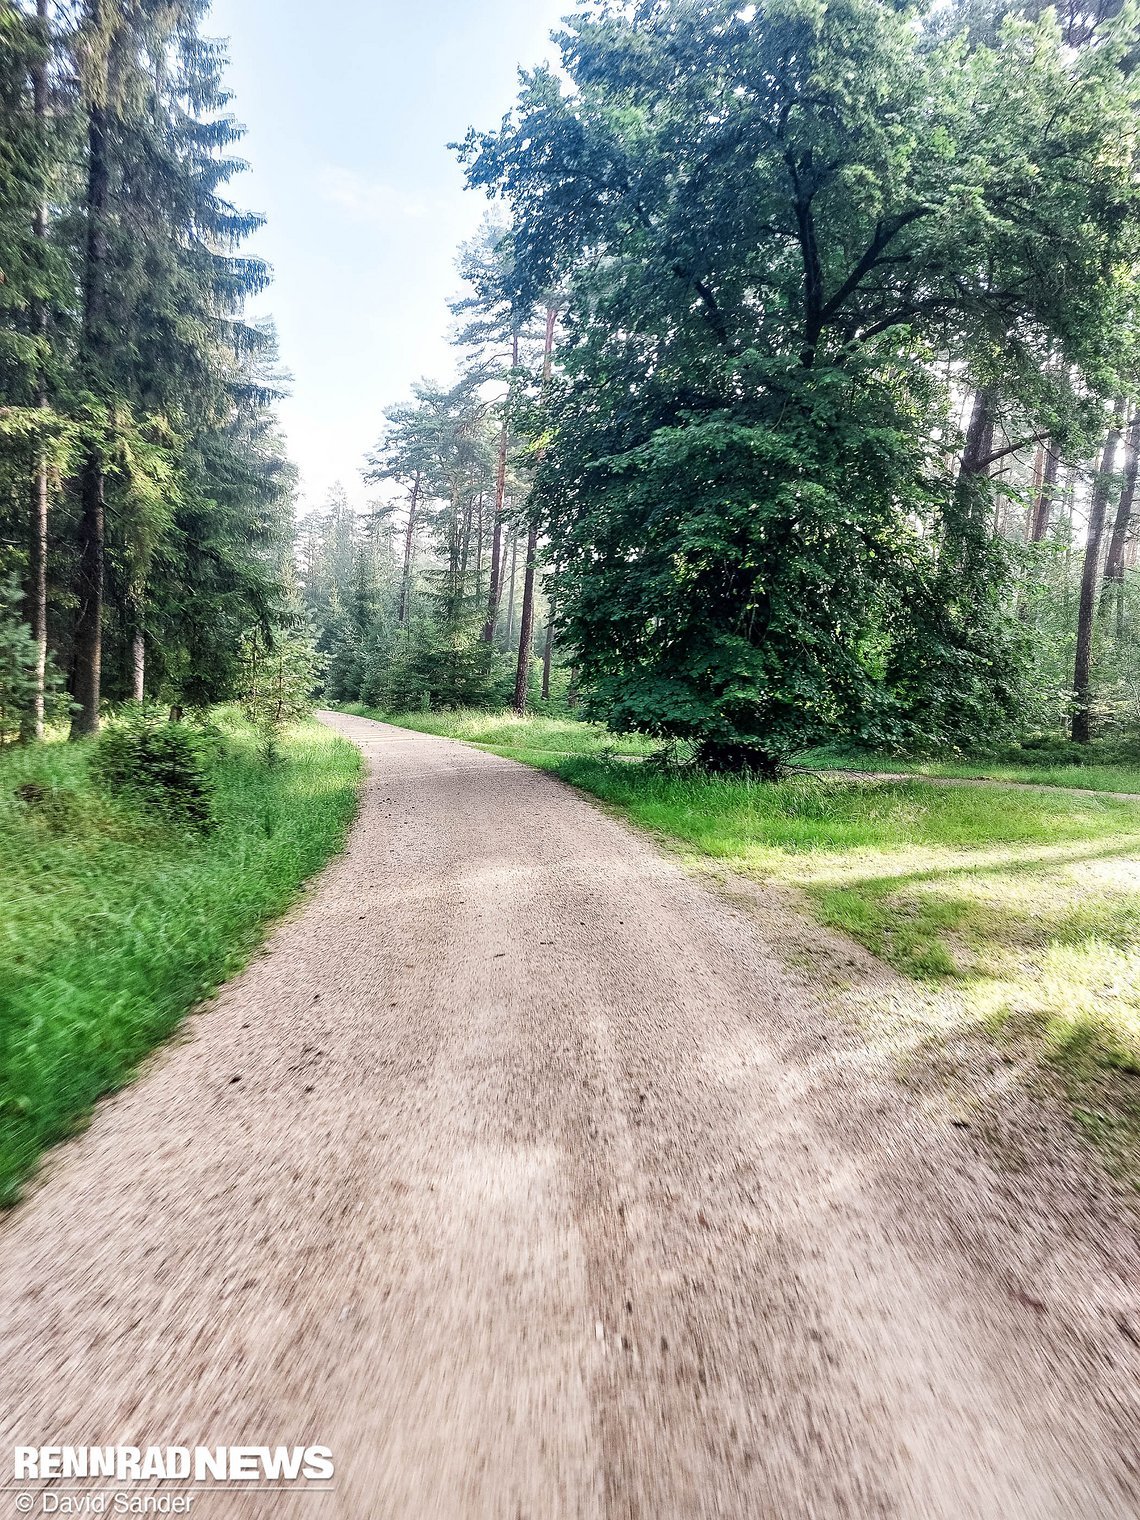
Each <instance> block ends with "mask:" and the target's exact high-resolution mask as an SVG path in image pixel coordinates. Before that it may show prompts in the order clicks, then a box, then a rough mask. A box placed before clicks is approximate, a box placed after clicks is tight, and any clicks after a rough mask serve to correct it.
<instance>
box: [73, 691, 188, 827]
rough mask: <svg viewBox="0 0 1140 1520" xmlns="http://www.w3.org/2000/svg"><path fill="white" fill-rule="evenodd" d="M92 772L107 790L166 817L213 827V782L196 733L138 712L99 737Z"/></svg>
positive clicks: (171, 819) (149, 714)
mask: <svg viewBox="0 0 1140 1520" xmlns="http://www.w3.org/2000/svg"><path fill="white" fill-rule="evenodd" d="M95 774H96V776H97V777H98V779H99V780H100V781H101V782H102V783H103V785H104V786H105V787H106V788H107V790H108V791H110V792H112V793H115V794H117V795H120V796H127V797H129V798H131V799H132V800H134V801H135V802H137V803H138V804H140V805H141V806H142V807H143V808H144V809H146V810H149V811H153V812H155V813H157V814H159V815H160V816H161V817H162V818H164V819H165V820H166V821H168V822H171V823H178V824H182V825H184V826H187V827H189V828H193V829H198V830H202V831H205V830H207V829H210V828H212V827H213V825H214V816H213V797H214V786H213V783H212V781H211V780H210V777H209V775H208V774H207V772H206V766H205V759H204V755H203V749H202V741H201V739H200V736H199V735H198V734H196V733H195V732H194V730H193V729H191V728H188V727H187V726H186V725H185V724H182V723H170V722H168V721H167V720H166V719H165V718H159V717H157V716H156V715H154V714H152V713H148V712H146V711H143V710H137V711H134V712H131V713H128V714H127V715H126V716H125V717H124V718H123V719H122V720H121V721H120V722H118V723H117V724H115V725H114V726H113V727H111V728H109V729H107V731H106V732H105V733H104V735H103V737H102V738H101V739H100V741H99V748H98V751H97V753H96V758H95Z"/></svg>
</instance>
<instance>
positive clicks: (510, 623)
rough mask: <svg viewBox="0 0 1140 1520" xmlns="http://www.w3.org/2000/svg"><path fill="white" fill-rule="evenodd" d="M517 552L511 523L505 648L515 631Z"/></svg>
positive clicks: (514, 530) (515, 529)
mask: <svg viewBox="0 0 1140 1520" xmlns="http://www.w3.org/2000/svg"><path fill="white" fill-rule="evenodd" d="M518 552H519V530H518V528H517V527H515V526H514V524H512V525H511V584H510V589H509V591H508V592H507V648H508V649H509V648H510V647H511V637H512V635H513V633H514V631H515V563H516V561H517V559H518Z"/></svg>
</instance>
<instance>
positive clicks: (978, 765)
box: [800, 747, 1140, 796]
mask: <svg viewBox="0 0 1140 1520" xmlns="http://www.w3.org/2000/svg"><path fill="white" fill-rule="evenodd" d="M800 764H802V765H804V766H807V767H808V768H809V769H811V770H820V771H866V772H869V773H870V774H872V775H874V774H879V773H884V772H885V773H886V774H888V775H892V774H893V775H903V774H905V775H909V776H919V777H921V776H933V777H945V778H948V779H955V780H961V781H971V780H979V781H1010V782H1016V783H1018V784H1020V785H1022V786H1025V785H1030V786H1064V787H1074V788H1076V789H1077V790H1078V791H1083V792H1084V791H1087V792H1131V793H1134V794H1136V795H1137V796H1140V765H1137V764H1136V763H1134V762H1132V763H1128V762H1123V761H1109V760H1101V759H1099V757H1098V750H1097V749H1096V748H1095V747H1093V748H1092V749H1091V751H1090V756H1089V759H1088V760H1087V761H1076V760H1069V761H1057V760H1051V759H1049V757H1048V755H1047V754H1046V755H1044V756H1038V757H1034V756H1033V755H1032V753H1031V752H1029V751H1026V752H1025V753H1024V755H1023V756H1022V757H1019V758H1018V759H1017V760H1016V761H1013V760H904V759H900V758H899V756H898V755H879V754H863V753H859V752H851V751H842V750H839V751H837V750H826V749H824V750H812V751H811V752H810V753H808V754H807V755H804V756H802V757H801V759H800Z"/></svg>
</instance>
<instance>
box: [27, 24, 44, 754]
mask: <svg viewBox="0 0 1140 1520" xmlns="http://www.w3.org/2000/svg"><path fill="white" fill-rule="evenodd" d="M36 27H37V31H38V33H39V36H38V38H37V40H38V42H39V43H40V45H41V46H42V47H43V48H44V52H43V54H42V55H41V57H40V58H38V59H37V60H36V63H35V66H34V67H33V69H32V110H33V113H34V116H35V121H36V135H37V137H38V138H39V140H40V145H41V148H42V147H43V143H44V137H45V134H46V131H47V114H48V77H47V46H48V41H49V35H50V34H49V31H48V0H36ZM47 216H48V213H47V202H46V200H45V199H41V200H40V203H39V205H38V206H37V207H36V214H35V219H34V221H33V223H32V232H33V234H34V235H35V236H36V237H37V238H39V239H40V240H41V241H43V240H44V239H46V237H47ZM35 324H36V328H37V330H38V332H39V335H40V340H41V342H46V340H47V332H48V309H47V304H46V303H45V302H43V301H38V302H37V303H36V311H35ZM36 405H37V406H38V407H39V408H40V410H41V411H46V410H47V406H48V394H47V380H46V377H45V375H44V373H43V371H42V370H41V371H40V374H39V377H38V380H37V384H36ZM49 505H50V502H49V496H48V462H47V455H46V453H45V452H43V451H42V450H41V452H40V454H39V457H38V458H37V460H36V470H35V475H34V477H33V479H32V503H31V506H32V510H31V517H30V522H29V533H28V595H27V621H28V625H29V627H30V628H31V630H32V637H33V638H34V639H35V641H36V663H35V671H34V679H35V694H34V696H33V698H32V711H31V713H30V714H29V715H28V717H27V718H26V720H25V722H24V724H23V727H22V737H23V738H25V739H42V738H43V736H44V681H45V678H46V675H47V551H48V509H49Z"/></svg>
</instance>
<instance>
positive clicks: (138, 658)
mask: <svg viewBox="0 0 1140 1520" xmlns="http://www.w3.org/2000/svg"><path fill="white" fill-rule="evenodd" d="M145 695H146V636H145V634H144V633H143V631H142V629H141V628H136V629H135V632H134V636H133V638H132V639H131V697H132V699H133V700H134V701H136V702H141V701H142V700H143V697H144V696H145Z"/></svg>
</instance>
